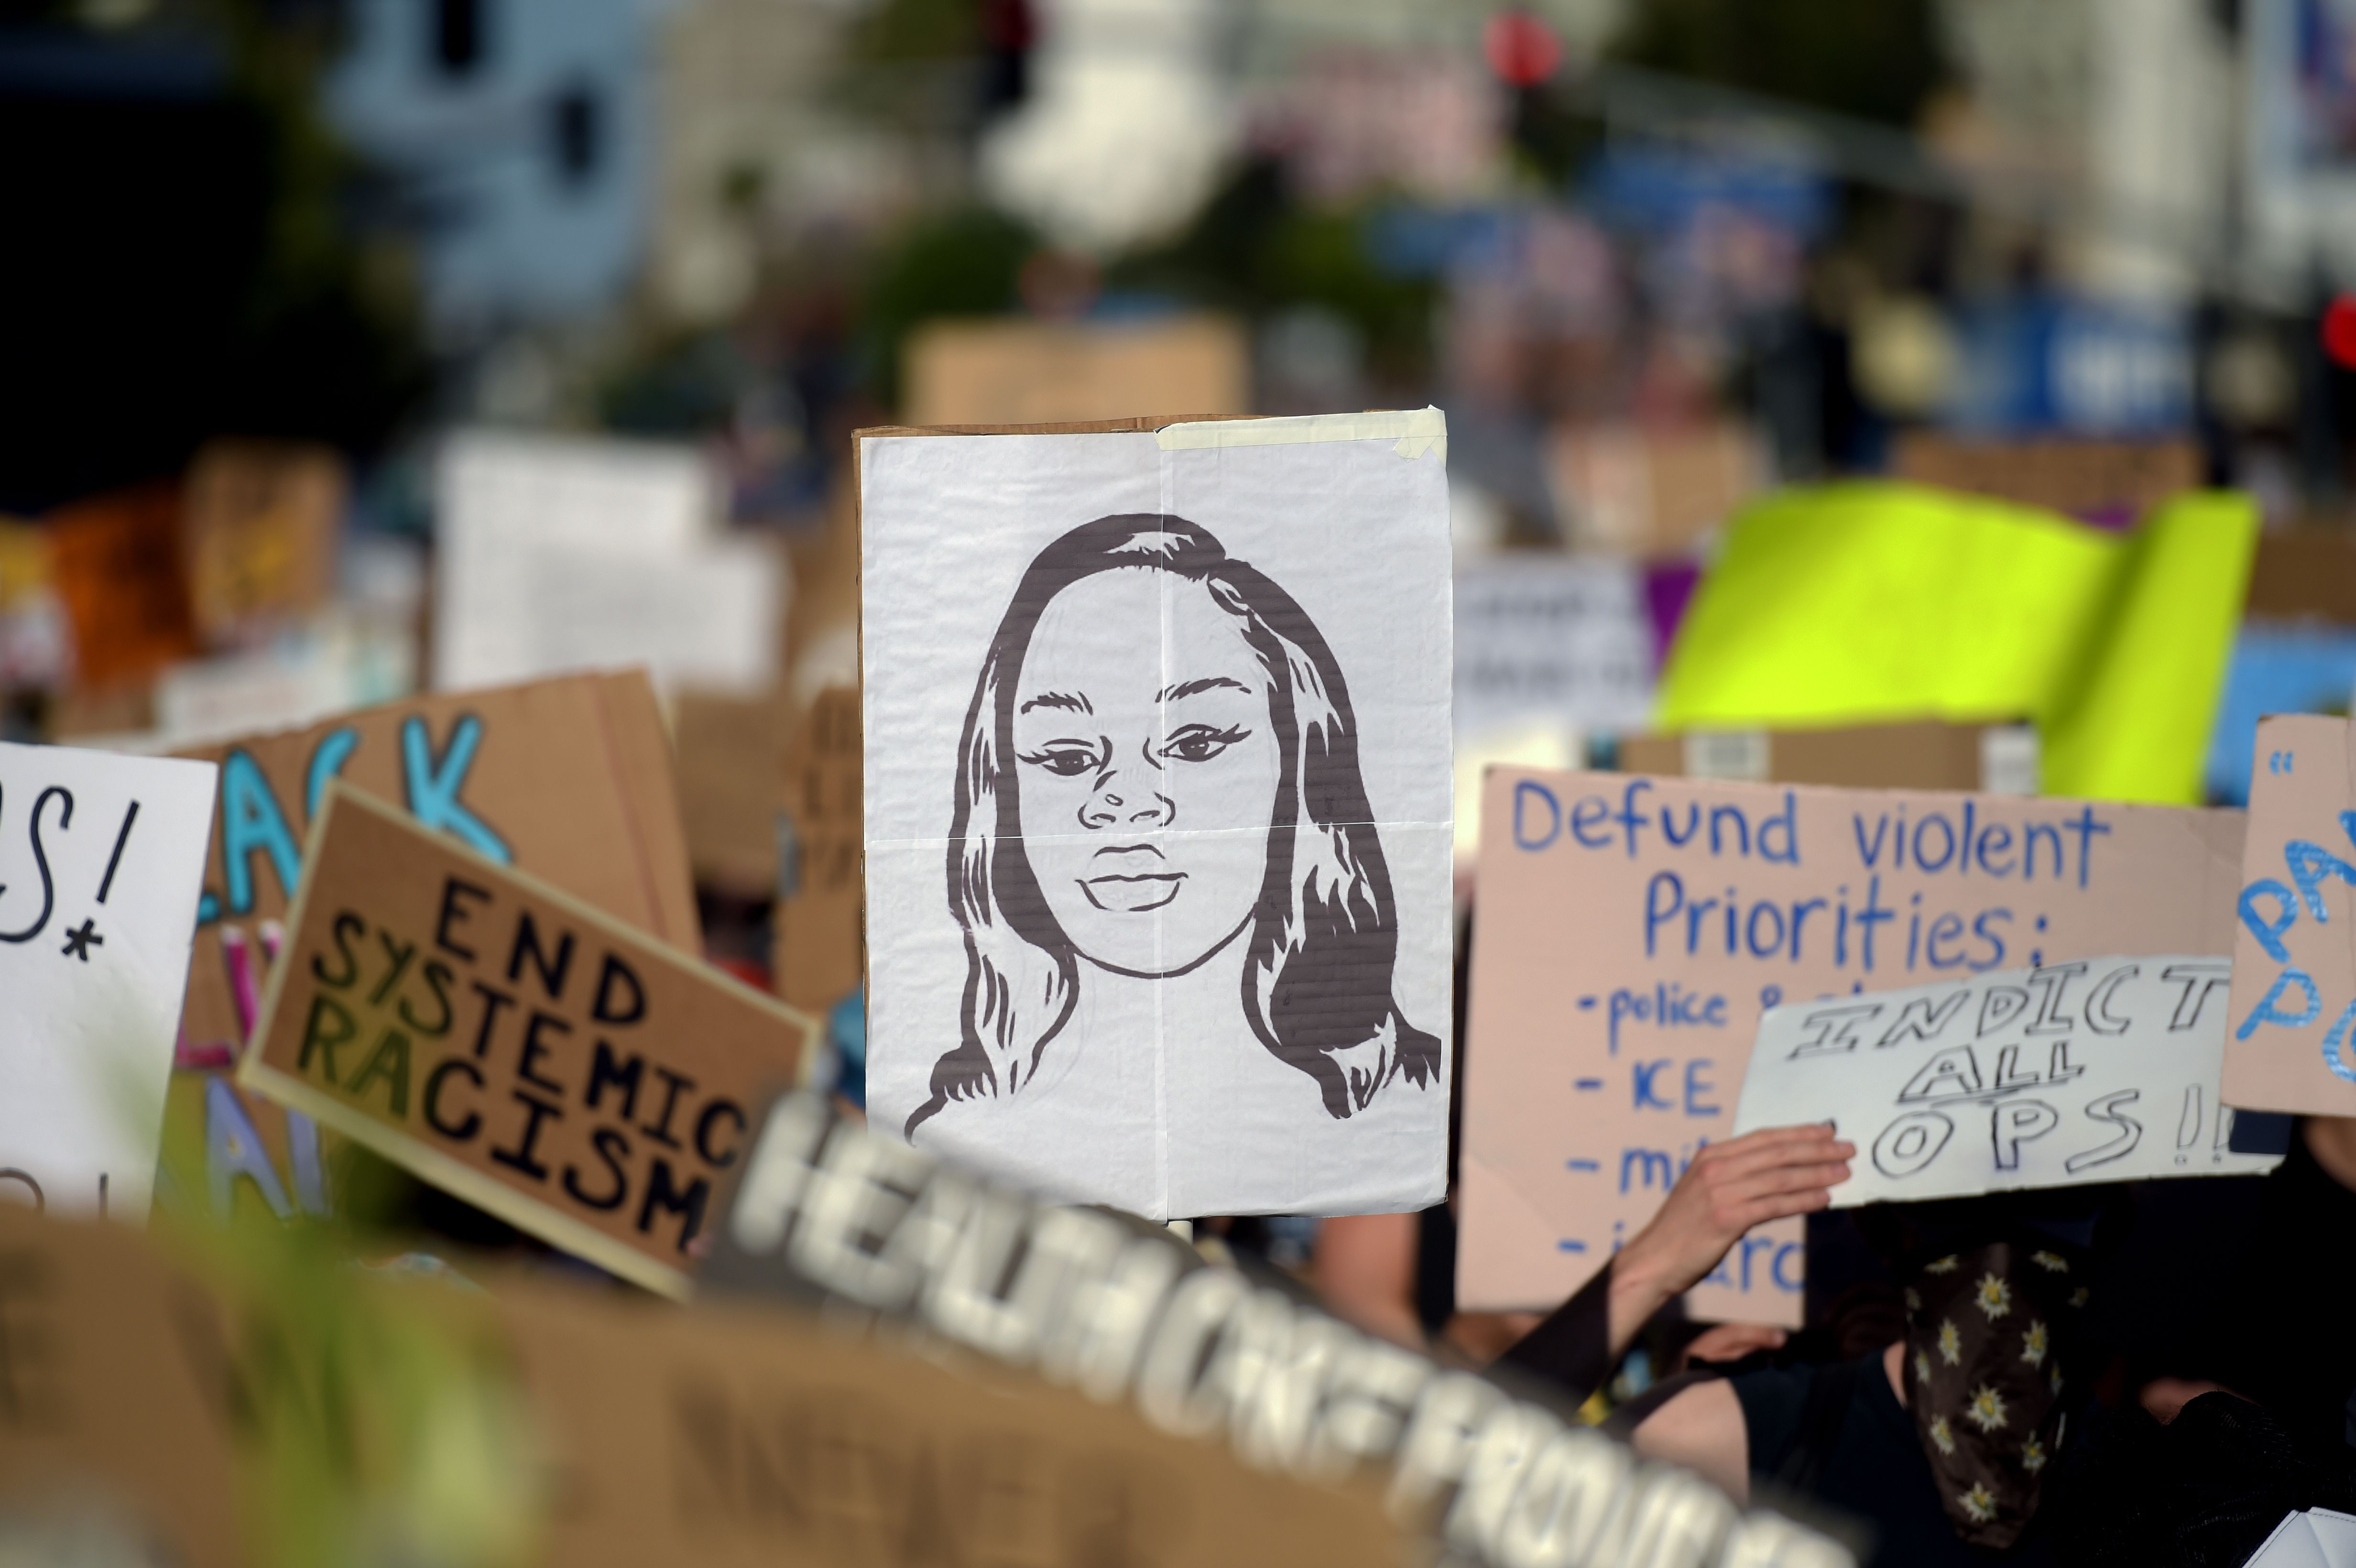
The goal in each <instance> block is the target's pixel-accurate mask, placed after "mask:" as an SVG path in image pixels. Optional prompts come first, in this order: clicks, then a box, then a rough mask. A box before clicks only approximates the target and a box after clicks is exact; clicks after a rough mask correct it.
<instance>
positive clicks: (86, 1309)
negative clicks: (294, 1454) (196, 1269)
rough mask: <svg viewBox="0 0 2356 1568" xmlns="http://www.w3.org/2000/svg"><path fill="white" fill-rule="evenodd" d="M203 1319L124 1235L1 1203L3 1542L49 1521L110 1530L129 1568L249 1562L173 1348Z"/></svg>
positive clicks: (223, 1429)
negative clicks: (191, 1321) (132, 1565)
mask: <svg viewBox="0 0 2356 1568" xmlns="http://www.w3.org/2000/svg"><path fill="white" fill-rule="evenodd" d="M211 1310H212V1307H211V1306H210V1304H209V1300H208V1298H207V1297H206V1296H204V1294H203V1293H202V1292H201V1291H199V1290H198V1287H197V1286H196V1285H195V1284H194V1283H193V1282H191V1281H190V1280H188V1279H187V1278H186V1277H185V1276H183V1275H181V1274H180V1273H179V1272H178V1271H177V1270H176V1269H174V1268H172V1267H170V1266H169V1265H168V1264H166V1262H165V1261H164V1259H163V1257H162V1256H161V1254H160V1253H157V1252H156V1251H155V1248H154V1247H153V1246H152V1245H151V1244H150V1243H148V1242H147V1241H146V1240H145V1238H144V1237H143V1236H141V1235H140V1234H139V1233H138V1232H134V1231H131V1230H128V1229H125V1228H124V1227H123V1226H121V1225H117V1224H114V1223H112V1222H108V1221H99V1222H95V1223H73V1222H69V1221H58V1220H43V1219H40V1218H38V1217H37V1216H36V1215H35V1214H33V1213H32V1212H31V1211H29V1210H26V1209H22V1208H18V1207H16V1205H13V1204H0V1518H5V1520H8V1522H9V1524H10V1526H11V1527H12V1530H11V1533H12V1535H13V1534H14V1532H15V1531H16V1530H18V1529H24V1528H26V1527H27V1526H30V1525H32V1524H33V1523H34V1521H36V1520H45V1521H54V1522H55V1523H56V1524H58V1525H59V1526H60V1527H65V1526H72V1527H76V1528H79V1529H82V1530H90V1529H92V1528H96V1529H99V1530H103V1531H108V1532H110V1533H112V1534H113V1535H114V1537H115V1539H117V1540H118V1541H121V1542H122V1543H123V1545H124V1546H125V1547H126V1548H131V1549H134V1550H127V1551H125V1552H123V1553H122V1555H123V1557H124V1558H125V1559H126V1560H130V1561H145V1562H172V1563H186V1564H187V1568H238V1565H240V1564H242V1563H250V1562H252V1560H253V1553H252V1552H251V1551H249V1550H248V1547H249V1544H250V1543H249V1542H248V1541H246V1540H245V1538H244V1536H243V1534H242V1533H241V1528H240V1524H239V1520H238V1495H239V1488H238V1476H237V1472H236V1468H235V1465H234V1455H233V1452H232V1449H231V1436H232V1435H231V1433H230V1428H229V1423H228V1420H227V1418H226V1417H227V1413H226V1412H225V1411H223V1410H222V1409H221V1407H220V1403H219V1402H218V1400H217V1399H216V1398H215V1397H214V1396H215V1394H216V1393H217V1392H218V1391H217V1390H216V1389H213V1388H209V1387H208V1386H207V1384H206V1382H205V1381H204V1378H203V1375H202V1372H201V1370H200V1368H199V1366H198V1363H197V1362H196V1361H195V1360H193V1359H192V1358H191V1357H190V1356H189V1354H188V1353H187V1348H186V1347H187V1328H188V1318H189V1317H190V1316H191V1315H192V1314H193V1315H197V1316H198V1317H201V1316H203V1315H206V1314H209V1312H211ZM99 1539H102V1540H103V1539H105V1537H104V1536H101V1537H100V1538H99ZM159 1549H160V1550H159Z"/></svg>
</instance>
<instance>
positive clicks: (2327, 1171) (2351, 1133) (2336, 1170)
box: [2298, 1116, 2356, 1192]
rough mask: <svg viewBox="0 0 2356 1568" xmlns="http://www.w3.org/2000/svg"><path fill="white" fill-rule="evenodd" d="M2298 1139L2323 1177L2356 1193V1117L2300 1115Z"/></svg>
mask: <svg viewBox="0 0 2356 1568" xmlns="http://www.w3.org/2000/svg"><path fill="white" fill-rule="evenodd" d="M2298 1136H2301V1137H2303V1138H2305V1139H2306V1140H2307V1149H2308V1153H2309V1154H2311V1155H2313V1156H2315V1163H2316V1164H2318V1165H2319V1166H2321V1167H2322V1168H2323V1174H2324V1175H2326V1176H2329V1178H2331V1179H2332V1180H2334V1181H2336V1182H2338V1183H2340V1186H2342V1187H2345V1188H2347V1189H2349V1190H2350V1191H2351V1192H2356V1117H2349V1116H2301V1117H2300V1118H2299V1122H2298Z"/></svg>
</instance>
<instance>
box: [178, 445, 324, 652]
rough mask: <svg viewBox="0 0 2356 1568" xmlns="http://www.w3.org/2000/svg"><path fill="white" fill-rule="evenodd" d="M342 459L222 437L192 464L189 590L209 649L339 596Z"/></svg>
mask: <svg viewBox="0 0 2356 1568" xmlns="http://www.w3.org/2000/svg"><path fill="white" fill-rule="evenodd" d="M345 488H346V486H345V480H344V467H343V463H342V462H341V460H340V459H338V458H337V456H336V454H335V453H334V452H333V451H331V450H329V449H328V448H327V447H321V446H296V445H282V444H277V443H263V442H242V441H221V442H213V443H209V444H208V445H207V446H206V447H205V448H204V450H203V451H201V452H199V453H197V460H196V462H195V463H194V464H191V465H190V466H189V469H188V487H187V517H186V518H185V520H184V528H185V530H186V533H185V538H186V541H187V560H188V593H189V600H190V608H191V612H192V613H193V616H194V619H195V623H196V631H197V636H198V640H199V641H200V642H202V643H203V644H205V645H207V646H208V647H221V646H229V645H238V644H243V643H248V642H251V641H252V640H254V639H256V638H258V637H260V636H262V635H267V634H268V633H269V632H270V631H272V630H273V629H274V628H276V627H279V626H283V625H287V624H293V623H295V622H298V621H300V620H302V619H303V618H304V617H305V616H307V615H309V614H311V613H314V612H316V611H317V610H319V609H320V608H321V607H323V606H324V605H325V604H326V603H327V599H328V597H329V595H330V594H331V593H332V592H334V587H335V582H334V578H335V563H336V562H335V548H336V528H337V524H338V522H339V521H340V520H341V514H342V512H343V506H344V494H345Z"/></svg>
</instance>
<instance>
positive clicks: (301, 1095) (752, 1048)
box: [238, 784, 812, 1296]
mask: <svg viewBox="0 0 2356 1568" xmlns="http://www.w3.org/2000/svg"><path fill="white" fill-rule="evenodd" d="M325 805H326V809H325V810H324V811H323V812H321V814H320V816H319V817H318V819H317V821H316V823H315V825H314V827H313V828H312V834H311V845H310V850H311V857H312V864H311V867H310V869H309V873H308V875H306V876H305V879H304V883H303V891H302V892H301V893H300V894H299V895H298V896H297V898H296V900H295V913H294V915H293V918H292V923H291V929H290V930H289V931H288V933H287V936H286V943H287V948H286V953H285V955H284V961H283V962H281V963H279V964H278V965H275V966H274V967H273V970H272V973H271V977H270V994H269V997H268V998H267V999H266V1000H265V1001H264V1003H263V1005H262V1019H261V1022H260V1023H259V1024H258V1025H257V1026H256V1027H255V1031H254V1040H253V1042H252V1045H251V1046H250V1047H249V1048H248V1049H247V1051H246V1052H245V1054H244V1055H243V1057H242V1058H241V1060H240V1061H239V1065H238V1082H239V1083H241V1085H242V1086H243V1087H245V1088H246V1089H248V1090H250V1091H252V1092H253V1093H259V1094H262V1095H263V1096H265V1097H267V1098H269V1099H272V1100H274V1101H276V1102H278V1103H279V1104H282V1105H285V1106H289V1107H291V1108H293V1109H295V1110H298V1111H301V1112H303V1113H304V1114H305V1115H308V1116H310V1117H311V1118H312V1119H313V1120H314V1121H316V1122H318V1123H319V1124H320V1125H323V1126H326V1127H328V1128H331V1129H333V1130H334V1131H336V1132H337V1133H340V1134H342V1135H343V1136H346V1137H348V1138H351V1139H352V1140H354V1141H355V1142H357V1143H360V1144H363V1145H365V1146H367V1147H369V1148H371V1149H373V1150H374V1151H375V1152H376V1153H378V1154H379V1155H381V1156H382V1157H385V1158H386V1159H389V1160H391V1161H392V1162H393V1163H394V1164H396V1165H399V1166H401V1167H402V1168H405V1169H407V1170H409V1171H410V1172H412V1174H414V1175H416V1176H418V1177H420V1178H422V1179H424V1180H426V1181H430V1182H432V1183H433V1184H434V1185H435V1186H437V1187H441V1188H443V1189H445V1190H447V1191H450V1192H452V1193H455V1194H456V1195H457V1196H458V1197H461V1198H463V1199H465V1200H467V1201H468V1202H470V1203H473V1204H474V1205H475V1206H477V1208H480V1209H483V1210H485V1211H488V1212H490V1213H492V1214H496V1215H498V1217H499V1218H500V1219H503V1220H505V1221H508V1222H509V1224H511V1225H514V1226H516V1227H517V1228H518V1229H519V1230H523V1231H528V1232H531V1233H532V1234H534V1235H537V1236H539V1237H541V1239H543V1240H545V1241H547V1242H550V1243H552V1244H554V1245H556V1246H559V1247H562V1248H563V1249H565V1250H566V1251H568V1252H571V1253H576V1254H578V1255H579V1256H581V1257H584V1258H586V1259H588V1260H589V1261H590V1262H592V1263H594V1264H598V1265H599V1266H600V1267H602V1268H605V1269H607V1270H609V1271H611V1272H612V1273H614V1274H616V1275H621V1276H622V1277H623V1278H625V1279H628V1280H631V1281H633V1282H634V1283H637V1284H638V1285H644V1286H645V1287H647V1288H648V1289H649V1290H657V1291H661V1292H663V1293H664V1294H666V1295H671V1296H683V1295H685V1294H686V1291H687V1280H688V1272H689V1269H690V1266H691V1264H690V1259H691V1253H690V1252H689V1250H688V1249H689V1243H691V1242H692V1241H693V1240H694V1239H695V1237H696V1234H697V1232H699V1231H700V1230H701V1228H702V1225H703V1223H704V1220H705V1218H706V1210H707V1209H708V1207H709V1206H710V1203H711V1199H712V1186H713V1184H714V1182H715V1181H716V1180H717V1179H719V1177H720V1175H721V1173H722V1172H723V1171H724V1170H725V1169H726V1168H728V1167H729V1166H731V1165H733V1164H734V1163H735V1161H736V1159H737V1157H738V1156H739V1154H740V1153H741V1152H742V1148H743V1146H744V1139H745V1135H746V1132H747V1127H748V1115H747V1111H746V1107H747V1106H751V1107H754V1108H755V1109H757V1108H758V1107H759V1106H760V1105H762V1104H766V1094H767V1093H769V1092H771V1091H773V1090H775V1089H776V1087H777V1086H778V1085H779V1084H781V1083H788V1082H790V1081H791V1080H792V1078H793V1075H794V1072H795V1067H796V1064H797V1062H798V1060H799V1058H800V1057H801V1055H802V1053H803V1052H804V1051H806V1050H807V1049H808V1048H809V1041H810V1038H811V1035H812V1030H811V1028H810V1026H809V1021H808V1019H805V1018H804V1017H803V1016H802V1015H801V1014H799V1013H798V1012H796V1011H794V1010H793V1009H791V1008H787V1007H784V1006H783V1005H781V1004H779V1003H777V1002H776V1001H774V1000H772V999H771V998H769V997H765V996H762V995H761V994H760V993H758V992H756V991H753V990H750V989H748V988H746V987H744V986H741V985H739V984H737V983H736V982H734V981H733V980H730V979H728V978H727V977H726V976H723V975H722V974H721V973H720V972H719V971H718V970H716V969H712V968H710V967H708V966H706V965H703V964H702V963H701V961H699V960H696V959H693V958H691V957H687V956H685V955H681V954H680V952H679V951H678V950H677V949H676V948H673V947H670V946H668V945H666V944H662V943H659V942H657V941H656V940H654V939H653V938H651V937H649V936H648V935H646V934H644V933H642V932H640V931H638V930H637V929H635V928H633V927H631V926H629V925H626V924H624V923H622V922H620V921H617V920H616V919H614V918H613V917H612V916H611V915H608V914H605V913H602V912H599V911H597V910H595V909H594V908H592V907H591V906H590V905H588V904H586V903H584V902H583V901H580V900H578V899H576V898H573V896H571V895H570V894H567V893H565V892H563V891H561V890H560V889H558V888H556V887H554V886H553V885H552V884H549V883H546V882H542V881H540V880H537V879H534V878H530V877H526V876H523V875H520V874H519V873H516V872H513V871H509V870H506V869H502V868H501V867H500V866H499V865H498V863H497V862H495V861H493V860H491V859H487V857H485V856H482V855H478V854H477V853H475V852H474V851H472V850H470V849H465V848H458V847H457V846H455V845H454V844H453V843H452V842H451V841H450V840H449V839H448V838H446V837H443V836H441V835H439V834H435V833H433V832H430V831H428V830H427V829H426V828H424V827H421V826H419V825H418V824H417V823H416V821H415V820H414V819H412V817H410V816H407V815H406V814H404V813H402V812H401V811H398V810H396V809H395V808H393V807H391V806H389V805H384V804H382V803H380V802H379V801H376V800H373V799H371V798H370V797H369V796H368V795H362V794H360V793H359V791H357V790H354V789H352V788H350V787H349V786H348V785H346V784H330V785H329V786H328V791H327V800H326V803H325Z"/></svg>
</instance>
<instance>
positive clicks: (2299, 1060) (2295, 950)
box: [2225, 714, 2356, 1116]
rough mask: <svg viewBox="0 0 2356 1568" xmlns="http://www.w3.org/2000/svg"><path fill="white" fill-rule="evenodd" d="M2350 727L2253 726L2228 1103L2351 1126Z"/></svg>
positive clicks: (2319, 723) (2354, 1062) (2355, 957)
mask: <svg viewBox="0 0 2356 1568" xmlns="http://www.w3.org/2000/svg"><path fill="white" fill-rule="evenodd" d="M2351 752H2356V727H2351V725H2350V723H2349V721H2348V720H2345V719H2331V718H2324V717H2321V716H2319V715H2309V714H2297V715H2289V716H2284V717H2279V718H2274V719H2267V720H2262V721H2260V723H2259V725H2258V749H2257V759H2256V763H2255V764H2254V767H2253V769H2252V771H2251V773H2250V835H2249V842H2248V846H2247V848H2245V849H2244V853H2243V858H2242V879H2243V882H2242V896H2241V900H2240V902H2239V904H2238V905H2237V906H2236V908H2237V912H2239V914H2240V916H2241V926H2240V929H2239V931H2238V932H2237V933H2235V938H2234V947H2233V1033H2232V1035H2231V1036H2230V1037H2229V1038H2228V1039H2227V1040H2226V1041H2225V1099H2226V1103H2227V1104H2234V1105H2242V1106H2246V1107H2248V1108H2249V1109H2251V1110H2258V1111H2295V1112H2300V1113H2304V1114H2307V1115H2327V1116H2351V1115H2356V1043H2351V1040H2349V1035H2350V1033H2351V1029H2356V756H2351Z"/></svg>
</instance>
